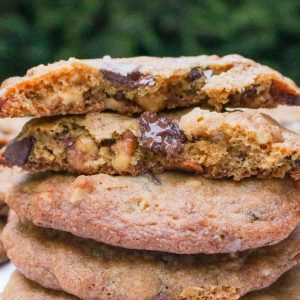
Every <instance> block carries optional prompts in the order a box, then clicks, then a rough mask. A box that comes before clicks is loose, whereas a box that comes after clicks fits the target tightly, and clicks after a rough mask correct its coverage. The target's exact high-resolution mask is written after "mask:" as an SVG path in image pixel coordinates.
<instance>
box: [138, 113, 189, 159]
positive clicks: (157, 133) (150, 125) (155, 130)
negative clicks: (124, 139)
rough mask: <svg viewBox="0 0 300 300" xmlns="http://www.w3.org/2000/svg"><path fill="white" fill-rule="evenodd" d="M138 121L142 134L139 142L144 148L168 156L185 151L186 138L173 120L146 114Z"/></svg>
mask: <svg viewBox="0 0 300 300" xmlns="http://www.w3.org/2000/svg"><path fill="white" fill-rule="evenodd" d="M138 121H139V125H140V128H141V133H142V135H141V138H140V139H139V142H140V144H141V145H142V146H143V147H145V148H146V149H148V150H150V151H152V152H154V153H160V154H164V155H167V156H175V155H178V154H180V153H181V152H182V151H183V143H184V142H185V141H186V136H185V134H184V133H183V131H182V130H180V128H179V126H178V125H177V124H176V123H174V122H173V121H172V120H170V119H167V118H161V117H159V116H158V115H157V114H156V113H153V112H145V113H143V114H142V115H141V117H140V118H139V120H138Z"/></svg>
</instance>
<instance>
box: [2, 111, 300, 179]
mask: <svg viewBox="0 0 300 300" xmlns="http://www.w3.org/2000/svg"><path fill="white" fill-rule="evenodd" d="M3 163H4V164H6V165H8V166H12V165H17V166H21V167H22V168H23V169H25V170H29V171H31V172H37V171H38V172H40V171H47V170H52V171H53V170H55V171H68V172H71V173H74V174H97V173H106V174H110V175H126V174H127V175H134V176H135V175H141V174H145V173H152V174H159V173H162V172H164V171H166V170H178V169H179V170H184V171H188V172H194V173H197V174H201V175H203V176H205V177H208V178H233V179H234V180H236V181H238V180H241V179H243V178H246V177H251V176H256V177H259V178H272V177H277V178H283V177H284V176H285V175H290V176H291V177H292V178H294V179H296V180H297V179H299V176H300V171H299V170H300V136H299V135H298V134H297V133H294V132H292V131H290V130H287V129H285V128H284V127H282V126H281V125H280V124H279V123H277V122H276V121H275V120H273V119H272V118H271V117H269V116H267V115H265V114H261V113H257V112H256V111H255V110H252V111H250V110H248V111H233V112H224V113H218V112H210V111H208V110H203V109H200V108H194V109H193V110H191V111H189V110H180V111H177V112H176V113H166V114H157V113H151V112H146V113H143V114H142V115H141V116H140V117H135V118H134V117H126V116H121V115H118V114H112V113H89V114H86V115H82V116H66V117H52V118H39V119H34V120H31V121H30V122H29V123H27V124H26V126H25V127H24V129H23V130H22V132H21V133H20V134H19V135H18V136H17V137H16V139H14V140H13V141H12V142H11V143H10V144H9V145H8V147H7V149H6V151H5V153H4V160H3Z"/></svg>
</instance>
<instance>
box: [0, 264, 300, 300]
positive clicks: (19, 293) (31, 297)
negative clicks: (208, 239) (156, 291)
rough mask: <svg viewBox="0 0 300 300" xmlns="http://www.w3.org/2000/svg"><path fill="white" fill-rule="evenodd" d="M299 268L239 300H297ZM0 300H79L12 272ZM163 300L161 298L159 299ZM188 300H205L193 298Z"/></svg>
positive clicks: (299, 279)
mask: <svg viewBox="0 0 300 300" xmlns="http://www.w3.org/2000/svg"><path fill="white" fill-rule="evenodd" d="M299 295H300V266H297V267H294V268H293V269H292V270H290V271H288V272H286V273H285V274H284V275H283V276H281V278H280V279H279V280H278V281H277V282H275V283H274V284H273V285H272V286H270V287H268V288H266V289H263V290H261V291H257V292H252V293H249V294H247V295H246V296H243V297H242V298H240V300H299ZM1 299H2V300H16V299H22V300H41V299H43V300H78V299H79V298H77V297H75V296H72V295H69V294H66V293H64V292H61V291H55V290H50V289H46V288H44V287H42V286H40V285H38V284H36V283H35V282H33V281H31V280H29V279H27V278H26V277H25V276H23V275H22V274H21V273H20V272H17V271H16V272H14V273H13V275H12V276H11V278H10V280H9V282H8V284H7V286H6V288H5V290H4V292H3V294H2V298H1ZM159 299H163V298H159ZM188 299H189V300H199V299H200V300H207V298H206V299H205V298H203V297H202V298H199V296H197V295H196V296H195V297H192V298H188ZM226 300H227V299H226Z"/></svg>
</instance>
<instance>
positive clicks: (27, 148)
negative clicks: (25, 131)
mask: <svg viewBox="0 0 300 300" xmlns="http://www.w3.org/2000/svg"><path fill="white" fill-rule="evenodd" d="M33 144H34V137H32V136H28V137H26V138H24V139H23V140H20V141H17V142H14V143H12V144H10V145H8V147H7V149H6V151H5V153H4V158H5V159H6V160H7V161H9V162H11V163H12V164H14V165H16V166H21V165H23V164H24V163H26V161H27V159H28V157H29V154H30V152H31V149H32V147H33Z"/></svg>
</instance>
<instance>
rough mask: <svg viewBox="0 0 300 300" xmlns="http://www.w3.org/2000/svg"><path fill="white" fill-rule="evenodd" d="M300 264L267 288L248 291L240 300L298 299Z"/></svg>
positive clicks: (299, 293) (299, 292)
mask: <svg viewBox="0 0 300 300" xmlns="http://www.w3.org/2000/svg"><path fill="white" fill-rule="evenodd" d="M299 299H300V265H298V266H296V267H294V268H293V269H292V270H290V271H289V272H287V273H286V274H284V275H283V276H282V277H281V278H280V279H279V280H278V281H276V282H275V283H274V284H273V285H272V286H270V287H269V288H266V289H263V290H261V291H257V292H254V293H250V294H248V295H246V296H244V297H243V298H242V299H241V300H299Z"/></svg>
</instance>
